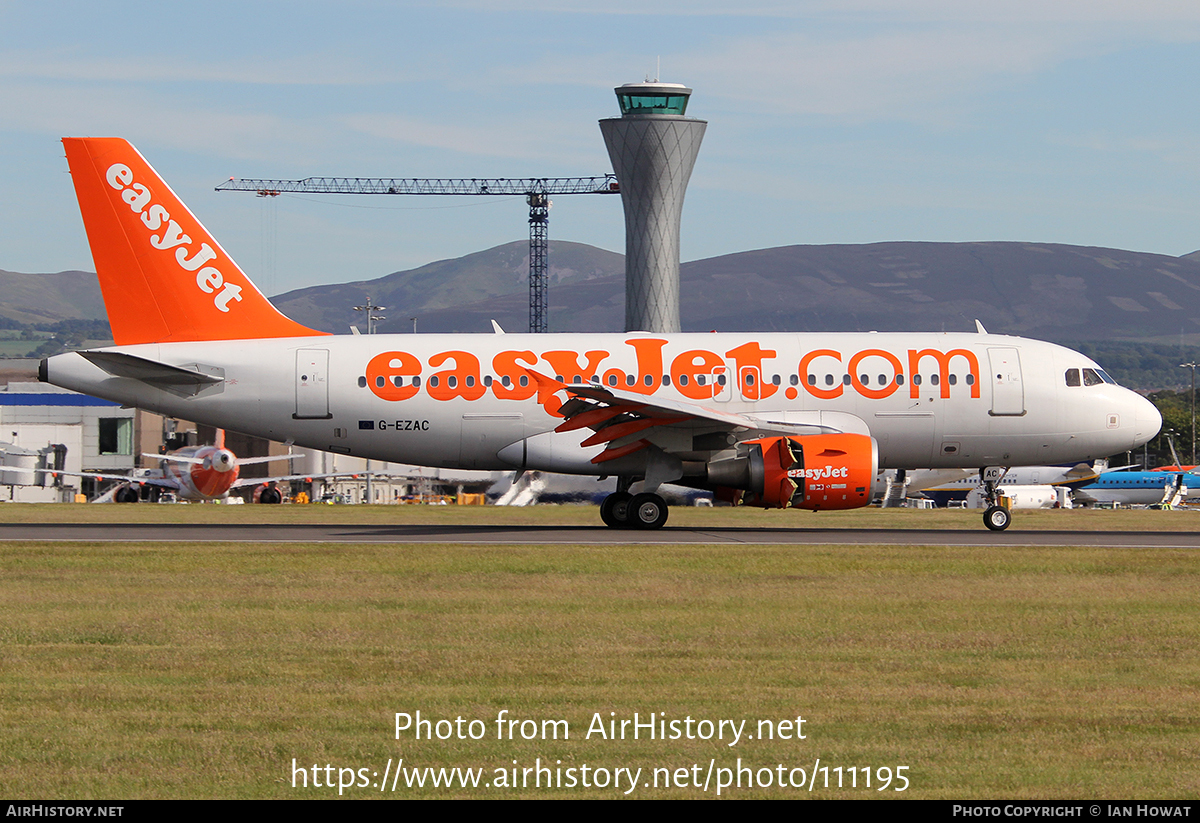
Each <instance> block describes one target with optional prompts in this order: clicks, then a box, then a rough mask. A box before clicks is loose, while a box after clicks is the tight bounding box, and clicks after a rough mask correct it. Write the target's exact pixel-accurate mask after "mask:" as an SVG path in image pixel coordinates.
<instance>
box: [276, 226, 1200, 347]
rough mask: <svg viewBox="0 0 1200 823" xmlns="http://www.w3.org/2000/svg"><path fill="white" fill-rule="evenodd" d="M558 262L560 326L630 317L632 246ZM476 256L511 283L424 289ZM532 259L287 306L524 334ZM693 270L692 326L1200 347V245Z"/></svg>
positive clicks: (717, 260) (898, 247)
mask: <svg viewBox="0 0 1200 823" xmlns="http://www.w3.org/2000/svg"><path fill="white" fill-rule="evenodd" d="M577 255H586V256H585V257H584V258H583V259H582V260H580V259H579V258H578V257H577ZM489 256H494V257H496V258H498V259H499V260H502V261H503V263H504V268H503V269H501V267H500V266H498V265H496V264H494V263H492V264H489V263H488V262H487V260H488V258H489ZM550 260H551V266H552V268H551V288H550V292H549V294H550V311H549V319H550V329H551V331H565V332H582V331H620V330H621V329H622V328H623V323H624V312H625V299H624V261H623V257H622V256H621V255H617V254H615V253H612V252H602V251H601V250H599V249H595V248H593V247H590V246H583V245H581V244H577V243H566V242H561V243H554V244H552V246H551V252H550ZM463 261H467V263H468V264H469V265H464V266H463V268H465V269H466V271H467V272H468V273H469V277H466V278H465V279H464V280H462V281H457V280H456V282H460V283H467V282H470V283H476V284H478V283H479V278H480V277H481V276H484V275H485V274H486V272H487V271H488V270H489V269H488V266H489V265H491V266H492V268H491V271H495V272H497V274H495V275H494V278H495V280H496V281H503V283H502V284H498V283H497V282H491V283H488V284H487V285H486V286H483V285H476V286H473V287H472V288H460V289H458V290H457V291H455V292H453V293H454V294H455V295H456V296H457V297H458V298H459V302H457V303H452V302H451V301H449V300H445V299H435V298H437V297H439V296H440V295H442V294H445V293H446V290H445V288H442V289H441V290H438V291H435V290H430V291H428V292H426V291H424V290H423V289H425V288H427V287H428V285H429V282H430V278H433V279H434V280H436V279H438V278H457V277H458V276H459V275H458V274H457V271H458V269H459V264H461V263H463ZM527 267H528V249H527V247H526V246H525V244H524V243H510V244H507V245H505V246H499V247H497V248H495V249H489V250H488V251H486V252H480V253H478V254H477V255H468V256H467V257H465V258H460V259H459V260H457V261H455V260H448V261H441V262H439V263H435V264H431V265H430V266H426V267H422V268H421V269H414V270H413V271H410V272H396V273H394V274H391V275H388V276H387V277H384V278H380V279H378V280H373V281H366V282H363V283H355V284H343V285H340V286H321V287H315V288H312V289H305V290H302V291H300V292H290V293H287V294H283V295H280V296H279V297H277V298H275V303H276V305H278V306H279V307H280V309H281V310H282V311H283V312H284V313H286V314H289V315H290V316H294V317H296V319H298V320H300V321H301V322H308V323H310V324H313V325H314V327H318V328H322V329H324V330H326V331H335V332H343V331H344V330H345V329H346V328H347V327H348V326H349V325H350V324H351V323H358V324H359V325H360V326H361V325H362V323H361V314H358V313H355V312H353V310H352V309H351V308H350V307H352V306H354V305H360V304H361V301H362V300H363V299H365V297H366V296H367V295H368V294H370V295H371V296H372V297H374V298H375V300H376V302H378V303H382V304H383V305H386V306H388V311H387V312H386V314H387V316H388V320H387V321H386V322H385V323H383V324H382V325H381V326H380V328H379V330H380V331H385V332H386V331H395V332H406V331H411V328H412V327H411V321H410V320H409V319H408V318H410V317H414V316H415V317H417V318H418V330H419V331H422V332H488V331H490V330H491V325H490V323H489V321H490V320H492V319H495V320H497V321H498V322H500V324H501V325H502V326H503V327H504V328H505V329H507V330H509V331H524V330H526V329H527V328H528V316H529V315H528V285H527V282H526V280H525V272H526V270H527ZM681 280H682V283H681V286H682V288H681V293H682V298H681V307H680V313H681V319H682V323H683V328H684V329H685V330H686V331H710V330H714V329H717V330H722V331H853V330H861V331H870V330H876V331H973V330H974V328H975V325H974V321H975V320H976V319H979V320H980V321H982V322H983V324H984V325H985V326H986V327H987V328H988V330H989V331H993V332H997V333H1005V334H1018V335H1024V336H1029V337H1038V338H1042V339H1047V340H1058V341H1077V340H1132V341H1145V342H1157V343H1179V342H1181V341H1184V342H1187V343H1188V344H1196V343H1200V255H1196V256H1192V255H1189V256H1188V257H1186V258H1178V257H1170V256H1167V255H1159V254H1147V253H1143V252H1130V251H1122V250H1118V249H1103V248H1091V247H1083V246H1068V245H1062V244H1052V243H1019V242H987V243H916V242H894V243H872V244H866V245H826V246H783V247H779V248H772V249H760V250H755V251H747V252H739V253H736V254H729V255H723V256H721V257H714V258H709V259H706V260H697V261H694V262H691V263H685V264H684V265H683V266H682V269H681ZM566 286H569V288H565V287H566ZM475 289H478V291H475ZM506 289H507V292H506ZM473 293H474V294H475V295H476V296H475V297H474V299H470V296H471V295H472V294H473ZM479 294H483V297H482V298H481V297H479V296H478V295H479ZM464 297H465V298H467V299H463V298H464ZM309 306H319V307H320V311H319V312H312V313H306V312H305V309H306V308H307V307H309ZM339 324H340V327H339Z"/></svg>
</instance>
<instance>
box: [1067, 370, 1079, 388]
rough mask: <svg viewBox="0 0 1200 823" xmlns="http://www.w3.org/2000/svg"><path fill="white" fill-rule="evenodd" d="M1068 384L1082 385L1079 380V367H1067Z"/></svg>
mask: <svg viewBox="0 0 1200 823" xmlns="http://www.w3.org/2000/svg"><path fill="white" fill-rule="evenodd" d="M1067 385H1068V386H1080V385H1082V384H1081V383H1080V382H1079V369H1067Z"/></svg>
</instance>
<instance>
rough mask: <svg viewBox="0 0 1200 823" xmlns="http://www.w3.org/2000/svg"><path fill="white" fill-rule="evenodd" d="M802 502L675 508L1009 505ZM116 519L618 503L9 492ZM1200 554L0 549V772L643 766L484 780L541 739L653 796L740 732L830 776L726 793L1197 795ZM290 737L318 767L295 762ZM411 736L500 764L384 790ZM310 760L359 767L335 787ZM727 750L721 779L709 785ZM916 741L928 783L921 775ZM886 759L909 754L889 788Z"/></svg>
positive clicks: (419, 792)
mask: <svg viewBox="0 0 1200 823" xmlns="http://www.w3.org/2000/svg"><path fill="white" fill-rule="evenodd" d="M775 514H776V513H759V512H733V511H721V510H698V511H689V510H684V509H678V510H673V512H672V523H687V522H689V521H690V520H691V519H693V518H705V517H707V518H710V519H709V520H704V521H702V522H705V523H714V524H715V523H727V522H728V523H730V524H734V523H742V524H744V521H740V520H739V518H752V519H751V521H750V522H755V520H756V519H757V518H760V517H761V518H766V519H765V520H764V521H763V524H764V525H771V526H777V525H787V524H791V525H797V526H812V525H820V526H826V525H832V524H838V525H843V526H848V527H872V526H874V527H883V526H889V527H890V526H896V525H900V526H901V527H925V526H927V525H929V524H931V523H938V524H943V525H944V527H947V528H973V529H974V528H978V529H981V528H982V526H981V525H979V523H978V513H977V512H967V513H963V512H921V511H911V512H878V511H870V510H868V511H863V512H852V513H845V516H842V515H840V514H822V515H818V516H813V515H807V514H805V513H788V512H783V513H778V514H780V515H783V516H784V518H785V519H783V520H780V521H779V522H771V521H772V519H773V517H774V515H775ZM1043 515H1051V516H1055V519H1053V520H1046V521H1044V522H1043V521H1041V519H1040V518H1041V517H1042V516H1043ZM117 516H121V517H129V518H137V519H139V520H142V521H143V522H145V520H146V519H150V520H156V519H164V520H169V519H177V518H184V519H188V518H210V517H211V518H222V519H223V518H238V520H236V521H235V522H244V520H241V518H260V519H261V518H278V519H279V520H280V522H296V521H295V520H294V518H338V519H341V518H346V520H344V521H342V522H374V521H375V520H376V518H380V519H385V520H386V519H398V518H399V519H402V520H403V522H412V521H411V520H410V518H421V519H425V520H427V521H428V522H431V523H437V522H456V523H457V522H468V521H473V522H497V521H504V522H522V523H524V522H556V523H562V522H591V518H593V517H594V516H595V512H594V510H589V509H585V508H578V507H562V508H558V507H544V508H543V507H539V508H537V509H532V510H521V511H514V510H509V511H504V510H497V509H491V508H489V509H474V508H472V509H468V508H467V507H463V508H453V507H446V508H439V509H421V508H417V507H411V508H410V507H328V506H310V507H253V508H252V507H249V506H243V507H233V506H230V507H217V506H204V507H201V506H135V507H119V506H108V507H102V506H92V507H87V506H2V507H0V518H2V519H5V520H10V521H11V520H12V519H23V518H29V519H35V520H36V519H41V520H45V519H48V518H51V517H53V518H54V519H76V522H89V521H91V522H99V521H100V520H101V519H107V518H109V517H117ZM1194 516H1195V514H1194V513H1192V512H1028V513H1026V512H1018V517H1017V520H1016V525H1015V526H1014V528H1018V527H1022V526H1026V527H1028V526H1032V525H1034V524H1040V527H1042V528H1056V529H1058V528H1077V529H1088V528H1127V529H1138V530H1159V529H1166V528H1167V527H1168V524H1171V525H1172V527H1178V528H1187V526H1188V525H1189V524H1191V523H1192V522H1193V521H1192V518H1193V517H1194ZM463 518H466V519H467V520H466V521H464V520H463ZM505 518H512V520H505ZM522 518H534V519H533V520H525V519H522ZM397 522H400V521H399V520H398V521H397ZM1067 524H1069V525H1067ZM1198 578H1200V572H1198V569H1197V562H1196V557H1195V556H1194V555H1192V554H1190V553H1188V552H1186V551H1178V550H1167V549H1162V550H1145V549H1141V550H1115V549H1095V548H1067V549H1062V548H1057V549H1040V548H986V549H979V548H974V549H972V548H944V547H943V548H923V547H879V546H872V547H853V546H852V547H836V548H835V547H827V546H811V547H809V546H799V547H796V546H791V547H786V546H753V545H751V546H738V547H731V546H728V545H726V546H719V547H718V546H713V547H708V546H686V547H678V546H655V547H647V546H644V545H623V544H617V543H614V544H613V545H611V546H595V545H589V546H572V545H554V546H498V547H497V546H492V547H478V546H469V545H428V544H426V545H419V546H416V545H376V544H371V545H345V544H342V545H333V544H288V545H284V546H280V545H279V544H272V545H229V544H213V543H204V544H145V543H142V544H125V543H95V544H88V543H76V544H53V543H12V542H10V543H0V603H3V607H4V611H3V614H4V617H3V619H2V620H0V661H2V662H0V705H3V707H4V709H3V714H2V719H0V729H2V731H0V762H2V763H3V768H0V794H3V795H5V796H8V797H13V798H34V797H37V798H55V799H68V798H140V797H280V798H310V797H311V798H324V797H336V796H338V789H337V788H336V784H337V782H338V779H339V776H340V777H341V778H342V779H343V781H345V780H346V779H347V774H346V773H341V774H340V775H339V769H341V768H345V769H354V770H355V771H354V772H353V773H352V774H350V775H349V779H350V780H351V782H354V783H356V784H359V783H364V782H365V783H368V784H371V785H368V786H360V785H355V786H354V787H353V788H347V789H346V790H345V793H344V796H346V797H397V798H399V797H411V796H429V797H457V796H485V797H524V796H537V797H571V798H574V797H621V796H624V795H623V793H624V791H625V790H626V789H627V788H628V777H627V776H626V777H623V778H621V786H620V788H614V787H612V786H608V787H605V788H595V787H592V788H584V787H582V786H576V787H570V788H541V789H538V788H532V787H530V788H517V789H512V788H498V787H492V788H485V787H484V786H483V783H485V782H488V781H493V782H495V781H497V780H498V778H497V775H496V772H495V771H494V770H496V769H507V772H506V774H508V775H509V777H508V780H509V781H511V773H512V769H513V768H514V765H513V762H512V761H514V760H515V761H517V764H516V766H515V768H517V769H518V770H521V769H525V768H533V767H534V766H535V763H536V760H537V759H538V758H540V759H541V765H543V766H546V765H547V764H549V766H550V768H551V769H564V770H565V769H572V768H573V769H576V770H577V771H576V772H575V774H576V776H577V779H579V780H581V779H582V775H581V772H580V771H578V770H580V769H581V768H582V766H583V765H585V764H587V765H588V766H589V768H590V769H593V770H595V769H602V770H609V771H608V772H605V774H608V775H609V776H610V777H611V776H612V770H615V769H617V768H632V769H635V770H636V769H638V768H641V769H642V772H641V775H640V777H639V780H638V784H637V786H636V788H635V790H634V791H633V793H632V794H630V795H629V796H631V797H655V798H662V797H703V796H708V797H712V796H715V793H716V781H717V778H718V776H720V774H721V773H720V772H718V770H720V769H729V770H736V768H737V765H738V758H741V765H742V766H743V767H749V768H752V769H754V770H756V771H755V772H754V775H755V777H754V778H753V779H755V780H759V779H761V777H762V773H761V772H758V771H757V770H758V769H760V768H764V767H770V768H771V770H772V771H771V774H772V782H777V778H778V774H779V772H778V769H777V767H778V766H779V765H780V764H782V765H784V766H785V767H786V768H785V770H784V772H783V774H784V778H785V781H786V779H787V778H788V777H790V778H791V779H792V780H793V781H797V780H799V779H800V777H799V774H798V773H797V772H790V770H791V769H794V768H803V769H805V775H806V777H811V776H812V773H813V771H814V770H813V766H814V764H816V763H817V761H818V759H819V766H818V769H817V775H818V776H817V778H816V782H815V787H814V790H813V791H812V792H811V794H810V793H809V791H808V789H807V786H806V788H805V789H798V788H791V787H785V788H782V789H781V788H778V786H772V787H770V788H759V787H753V788H746V787H745V786H744V785H743V788H740V789H739V788H732V789H724V790H723V793H722V796H730V797H762V796H776V797H808V796H812V797H856V798H866V797H894V798H904V797H914V798H1195V797H1197V796H1198V795H1200V775H1198V774H1197V768H1196V763H1197V757H1198V755H1200V688H1198V687H1200V624H1198V621H1197V620H1196V607H1197V602H1198V597H1197V593H1198V592H1200V585H1198V584H1200V579H1198ZM417 710H420V711H421V714H422V718H427V719H432V720H435V721H436V720H438V719H448V720H454V719H455V718H457V717H462V718H463V719H464V721H469V720H473V719H477V720H480V721H483V723H484V727H485V728H486V733H485V735H484V737H483V739H479V740H471V739H465V740H460V739H457V738H456V737H452V738H451V739H447V740H437V739H434V740H420V741H418V740H415V739H414V738H413V735H412V733H411V732H405V733H404V734H403V737H402V739H401V740H396V739H395V721H394V716H395V713H396V712H405V713H410V714H411V713H415V712H416V711H417ZM502 710H507V712H508V714H507V717H508V718H513V719H518V720H520V719H532V720H536V721H538V722H539V723H540V722H541V721H553V720H566V721H567V723H568V724H569V730H570V739H569V740H563V739H561V733H560V739H558V740H554V739H549V740H541V739H535V740H523V739H521V738H520V736H519V734H518V735H517V739H516V740H497V739H496V725H495V719H496V717H497V715H498V713H499V712H500V711H502ZM610 712H615V719H617V720H621V719H632V716H633V713H634V712H638V713H639V715H640V719H642V720H643V721H644V720H645V718H646V716H647V714H649V713H650V712H663V713H665V714H664V715H663V716H662V718H661V719H665V720H667V721H668V722H669V721H671V720H679V721H683V720H684V719H685V718H687V717H689V716H690V717H691V718H693V719H694V720H702V719H708V720H713V721H719V720H732V721H734V722H735V723H736V722H740V721H742V720H745V721H746V725H745V727H744V734H751V735H754V736H755V739H753V740H747V739H744V738H743V739H742V740H740V741H739V742H738V743H737V745H735V746H732V747H731V746H729V745H727V744H728V743H729V742H730V739H729V732H728V727H726V729H725V739H724V740H716V739H713V740H702V739H692V740H688V739H679V740H647V739H645V733H644V731H643V733H642V736H641V737H642V739H639V740H632V739H625V740H619V739H618V740H604V739H601V738H599V736H598V735H596V734H593V735H592V736H591V738H590V739H585V734H586V732H587V731H588V728H589V725H590V724H591V722H592V720H593V715H594V714H595V713H599V715H600V717H601V719H603V720H605V721H607V720H609V719H614V717H612V716H610V714H609V713H610ZM797 716H802V717H803V718H804V720H805V723H804V725H803V726H802V727H801V728H802V730H803V733H804V734H805V735H806V737H805V739H803V740H795V739H789V740H779V739H776V740H760V739H758V735H757V731H758V726H757V723H758V721H759V720H770V721H776V722H777V721H782V720H788V719H791V720H793V721H794V720H795V718H796V717H797ZM446 728H447V727H446V726H443V727H442V729H443V731H444V730H446ZM478 728H479V727H478V726H477V727H476V729H478ZM516 728H517V729H519V728H520V727H519V726H518V727H516ZM526 728H527V729H528V728H529V727H526ZM784 728H785V730H786V728H787V727H784ZM793 729H794V726H793ZM693 730H694V731H699V727H693ZM539 731H540V727H539ZM293 758H295V760H296V762H297V765H298V767H299V768H302V769H305V771H306V780H307V782H308V784H309V786H308V788H300V787H297V788H293V785H292V784H293V771H292V762H293ZM389 758H392V759H393V761H392V764H391V765H390V766H387V764H388V759H389ZM398 758H404V767H405V768H406V769H407V768H410V767H425V766H434V767H441V766H445V767H463V768H475V769H478V768H482V769H483V770H484V776H483V778H482V781H481V784H480V787H479V788H477V789H469V788H468V789H463V788H461V787H457V786H456V787H455V788H453V789H447V788H436V789H435V788H432V787H430V786H426V787H425V788H424V789H417V788H413V789H409V788H407V787H406V786H405V778H404V777H402V778H401V779H400V780H399V783H398V787H397V790H396V791H395V792H394V793H393V792H392V791H390V789H391V783H390V782H389V784H388V786H387V788H388V789H389V791H386V792H382V793H381V792H380V791H379V790H378V788H376V787H375V786H374V784H375V783H378V782H379V780H380V779H382V775H383V773H384V771H385V768H390V769H392V770H394V769H395V760H396V759H398ZM557 761H561V764H560V763H558V762H557ZM313 764H317V765H318V766H320V767H321V768H320V773H319V779H320V781H321V782H322V783H323V784H324V783H325V782H326V781H327V780H332V782H333V783H334V786H335V787H334V788H332V789H330V788H326V787H324V786H322V787H321V788H314V787H313V786H312V782H313V774H312V766H313ZM327 764H328V765H330V766H331V767H332V769H331V771H329V772H328V773H327V772H326V771H325V770H324V767H325V766H326V765H327ZM710 764H712V765H711V768H712V769H713V775H712V777H711V781H710V786H709V790H708V791H707V793H706V792H704V791H703V790H702V789H701V788H696V787H695V786H693V785H690V784H692V783H694V782H699V783H700V784H701V785H703V783H704V781H705V777H706V774H707V772H708V770H709V769H710ZM693 766H696V767H697V768H696V769H695V770H693ZM900 766H905V767H907V769H906V770H905V771H904V772H903V774H904V775H905V776H906V777H907V779H908V781H909V786H908V788H907V790H906V791H904V792H896V791H894V790H893V789H894V788H895V787H896V785H898V781H897V780H896V779H895V775H896V774H897V772H896V769H897V767H900ZM838 767H841V771H840V772H838V771H835V770H836V769H838ZM821 768H825V769H828V771H825V772H822V771H821ZM866 768H870V769H871V777H872V785H871V788H870V789H867V788H865V787H863V785H862V783H863V780H864V777H865V772H864V771H863V770H864V769H866ZM883 768H887V769H890V770H891V774H892V776H893V780H892V784H891V785H890V786H889V787H888V789H886V790H885V791H882V792H880V791H877V787H878V785H879V782H880V780H881V779H882V778H883V776H884V773H883V772H881V771H880V769H883ZM360 769H363V770H365V771H362V772H360V771H358V770H360ZM655 769H659V770H670V772H669V776H670V777H671V778H672V779H673V780H677V779H680V775H681V774H683V773H680V772H677V771H676V770H677V769H687V770H688V771H687V772H686V777H687V782H688V783H689V785H688V786H687V787H683V786H672V787H669V788H668V787H664V786H663V780H664V778H665V777H667V776H668V772H666V771H659V772H658V773H657V774H656V773H655V772H654V770H655ZM851 769H853V770H854V772H853V774H854V779H855V781H856V783H857V784H858V787H857V788H850V787H849V786H850V780H851V771H850V770H851ZM374 772H378V777H375V776H373V774H372V773H374ZM393 774H394V772H393ZM406 774H407V773H406ZM592 774H593V778H595V777H598V776H599V775H600V774H601V773H600V772H595V771H593V772H592ZM729 774H730V775H732V774H733V772H732V771H731V772H729ZM839 776H840V778H841V781H842V784H843V788H842V789H837V788H836V787H837V785H838V779H839ZM656 778H657V780H658V781H659V784H658V787H655V786H654V784H653V781H654V780H655V779H656ZM521 779H522V775H521V773H520V772H519V771H518V778H517V782H518V784H519V783H520V781H521ZM552 779H553V777H552ZM564 779H566V778H565V773H564ZM529 780H533V775H532V774H531V775H530V776H529ZM744 780H745V776H744V775H743V783H744ZM296 781H297V782H299V777H298V776H297V777H296ZM544 782H545V776H543V783H544ZM647 782H649V783H651V786H650V787H646V786H644V785H642V784H643V783H647ZM826 785H828V786H829V788H826Z"/></svg>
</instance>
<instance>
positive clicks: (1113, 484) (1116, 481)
mask: <svg viewBox="0 0 1200 823" xmlns="http://www.w3.org/2000/svg"><path fill="white" fill-rule="evenodd" d="M1074 494H1075V501H1076V502H1078V503H1122V504H1125V505H1146V506H1149V505H1153V504H1155V503H1164V504H1170V503H1173V502H1176V501H1178V500H1183V499H1185V498H1187V497H1195V496H1197V495H1200V474H1196V473H1194V472H1185V471H1163V470H1162V469H1155V470H1152V471H1144V472H1122V471H1116V472H1108V473H1106V474H1103V475H1101V476H1100V477H1099V478H1097V479H1096V480H1095V481H1093V482H1091V483H1088V484H1087V485H1084V486H1080V487H1079V488H1077V489H1076V490H1075V492H1074Z"/></svg>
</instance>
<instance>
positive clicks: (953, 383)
mask: <svg viewBox="0 0 1200 823" xmlns="http://www.w3.org/2000/svg"><path fill="white" fill-rule="evenodd" d="M950 385H951V386H957V385H958V375H957V374H952V375H950Z"/></svg>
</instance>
